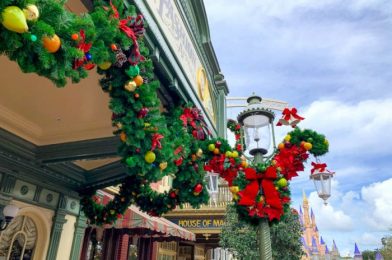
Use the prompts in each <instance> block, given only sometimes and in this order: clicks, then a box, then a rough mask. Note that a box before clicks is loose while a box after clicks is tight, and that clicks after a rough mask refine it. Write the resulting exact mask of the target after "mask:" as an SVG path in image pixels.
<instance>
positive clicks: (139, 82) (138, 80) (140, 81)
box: [133, 75, 143, 87]
mask: <svg viewBox="0 0 392 260" xmlns="http://www.w3.org/2000/svg"><path fill="white" fill-rule="evenodd" d="M133 81H135V82H136V86H138V87H140V86H141V85H143V77H142V76H140V75H137V76H136V77H134V78H133Z"/></svg>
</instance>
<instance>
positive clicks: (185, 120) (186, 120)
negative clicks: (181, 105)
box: [180, 108, 196, 128]
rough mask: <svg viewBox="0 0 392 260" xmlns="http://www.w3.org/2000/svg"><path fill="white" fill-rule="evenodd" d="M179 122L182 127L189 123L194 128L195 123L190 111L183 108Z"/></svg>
mask: <svg viewBox="0 0 392 260" xmlns="http://www.w3.org/2000/svg"><path fill="white" fill-rule="evenodd" d="M180 120H181V121H182V123H183V125H184V126H187V125H188V123H189V124H190V125H191V126H192V127H193V128H196V123H195V120H194V115H193V113H192V109H190V108H185V109H184V113H182V115H181V116H180Z"/></svg>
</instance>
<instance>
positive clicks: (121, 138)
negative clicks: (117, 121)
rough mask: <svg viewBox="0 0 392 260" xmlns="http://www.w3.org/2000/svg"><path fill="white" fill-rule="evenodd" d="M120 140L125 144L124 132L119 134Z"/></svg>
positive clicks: (125, 136)
mask: <svg viewBox="0 0 392 260" xmlns="http://www.w3.org/2000/svg"><path fill="white" fill-rule="evenodd" d="M120 140H121V141H122V142H123V143H125V142H126V141H127V135H126V134H125V133H124V132H121V134H120Z"/></svg>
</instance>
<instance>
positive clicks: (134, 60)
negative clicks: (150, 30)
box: [110, 1, 144, 66]
mask: <svg viewBox="0 0 392 260" xmlns="http://www.w3.org/2000/svg"><path fill="white" fill-rule="evenodd" d="M110 7H111V8H112V10H113V17H114V18H115V19H117V20H119V23H118V28H119V29H120V30H122V31H123V32H124V33H125V34H126V35H127V36H128V38H131V39H132V43H133V48H132V53H131V56H130V57H129V58H128V61H129V63H130V64H131V65H132V66H134V65H136V64H138V63H139V62H140V61H144V57H143V56H142V55H141V54H140V50H139V44H138V43H137V37H136V33H135V32H134V30H133V29H132V28H131V27H130V26H128V23H129V22H131V25H136V28H137V31H138V35H140V32H144V30H142V29H144V28H142V27H143V26H144V24H143V16H141V15H139V16H138V17H136V19H135V18H133V17H127V18H126V19H120V14H119V13H118V10H117V8H116V7H115V6H114V5H113V3H112V1H110ZM133 21H134V22H133ZM132 22H133V23H132Z"/></svg>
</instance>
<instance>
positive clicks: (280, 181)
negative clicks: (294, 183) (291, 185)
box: [276, 178, 287, 188]
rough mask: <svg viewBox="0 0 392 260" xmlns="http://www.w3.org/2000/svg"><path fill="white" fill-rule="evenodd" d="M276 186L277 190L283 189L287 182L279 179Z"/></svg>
mask: <svg viewBox="0 0 392 260" xmlns="http://www.w3.org/2000/svg"><path fill="white" fill-rule="evenodd" d="M276 184H277V185H278V187H279V188H283V187H286V186H287V180H286V179H285V178H281V179H279V180H278V181H277V182H276Z"/></svg>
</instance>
